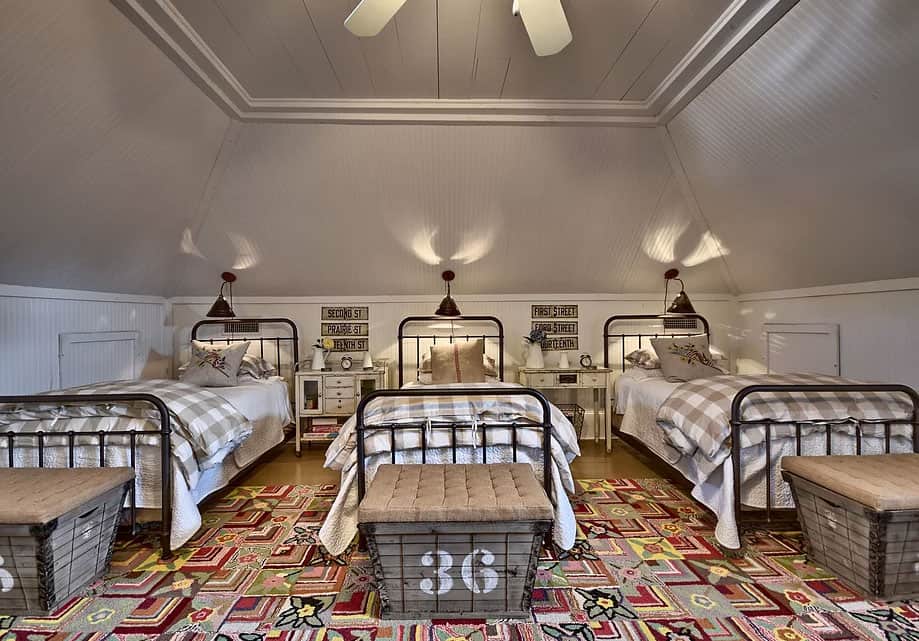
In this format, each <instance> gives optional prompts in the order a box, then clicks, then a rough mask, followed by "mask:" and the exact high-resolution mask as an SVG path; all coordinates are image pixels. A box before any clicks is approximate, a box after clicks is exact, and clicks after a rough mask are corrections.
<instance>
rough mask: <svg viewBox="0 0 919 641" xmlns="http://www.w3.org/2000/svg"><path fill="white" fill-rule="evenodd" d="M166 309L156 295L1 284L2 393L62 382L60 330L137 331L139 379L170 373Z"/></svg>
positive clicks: (29, 390) (54, 386)
mask: <svg viewBox="0 0 919 641" xmlns="http://www.w3.org/2000/svg"><path fill="white" fill-rule="evenodd" d="M168 314H169V304H168V302H167V301H166V300H165V299H162V298H158V297H154V296H125V295H120V294H106V293H99V292H83V291H72V290H51V289H43V288H33V287H18V286H9V285H0V394H35V393H37V392H41V391H44V390H49V389H57V388H59V387H61V369H60V357H59V354H60V340H61V335H62V334H66V333H73V332H122V331H130V332H136V333H137V340H136V343H135V344H136V351H135V354H136V360H135V363H134V367H133V372H134V373H135V374H136V375H137V376H138V377H141V378H157V377H164V376H166V377H168V376H169V375H170V373H171V371H172V332H171V328H170V327H169V322H168ZM114 356H117V355H113V358H114ZM119 358H121V357H120V356H119ZM97 364H98V363H97ZM109 365H112V366H114V365H113V363H109V364H108V365H106V367H108V366H109ZM87 366H88V367H93V364H92V363H91V362H88V363H87ZM99 366H100V367H101V366H102V365H101V364H99Z"/></svg>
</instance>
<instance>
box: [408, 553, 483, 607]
mask: <svg viewBox="0 0 919 641" xmlns="http://www.w3.org/2000/svg"><path fill="white" fill-rule="evenodd" d="M434 554H435V552H433V551H430V552H426V553H425V554H424V556H422V557H421V563H422V564H423V565H424V566H426V567H431V566H432V565H434ZM436 554H437V560H438V563H437V567H436V568H435V569H434V571H435V572H436V573H437V580H436V582H435V580H434V579H421V583H420V584H419V586H418V587H420V588H421V590H422V591H423V592H425V593H427V594H437V595H438V596H440V595H442V594H446V593H447V592H449V591H450V590H452V589H453V577H452V576H450V569H451V568H452V567H453V557H452V556H451V555H450V553H449V552H444V551H443V550H437V552H436ZM478 555H481V557H482V558H481V560H480V565H479V567H474V566H475V565H476V556H478ZM494 562H495V555H494V554H492V553H491V552H490V551H488V550H485V549H480V548H475V549H474V550H473V551H472V552H470V553H469V554H467V555H466V558H464V559H463V564H462V566H461V569H460V574H461V576H462V578H463V583H464V584H465V585H466V588H467V589H468V590H469V591H470V592H472V593H473V594H488V593H489V592H491V591H492V590H494V589H495V588H496V587H498V573H497V572H495V571H494V570H492V569H491V568H490V567H482V566H489V565H491V564H492V563H494Z"/></svg>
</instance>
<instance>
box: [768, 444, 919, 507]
mask: <svg viewBox="0 0 919 641" xmlns="http://www.w3.org/2000/svg"><path fill="white" fill-rule="evenodd" d="M782 469H783V470H786V471H788V472H790V473H792V474H794V475H796V476H800V477H801V478H803V479H806V480H808V481H810V482H811V483H814V484H815V485H819V486H821V487H825V488H826V489H828V490H831V491H833V492H836V493H837V494H841V495H842V496H845V497H846V498H850V499H852V500H853V501H856V502H858V503H861V504H862V505H867V506H868V507H871V508H874V509H875V510H878V511H884V510H917V509H919V454H880V455H876V456H786V457H783V458H782Z"/></svg>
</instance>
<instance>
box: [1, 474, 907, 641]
mask: <svg viewBox="0 0 919 641" xmlns="http://www.w3.org/2000/svg"><path fill="white" fill-rule="evenodd" d="M579 489H580V491H579V494H578V496H576V497H574V499H573V505H574V508H575V514H576V518H577V520H578V525H579V533H578V540H577V543H576V545H575V547H574V548H573V549H571V550H558V549H545V550H543V553H542V555H541V557H540V562H539V568H538V571H537V575H536V586H535V589H534V594H533V608H532V612H531V615H530V617H528V618H527V619H524V620H500V619H495V620H490V619H480V620H466V619H464V620H457V621H448V620H433V621H432V620H412V621H392V620H381V619H380V618H379V612H380V600H379V595H378V593H377V591H376V588H375V584H374V578H373V573H372V571H371V568H370V561H369V559H368V557H367V555H366V553H365V552H362V551H360V550H359V549H358V547H357V546H356V545H352V546H351V548H350V549H349V550H348V551H347V552H346V553H345V554H344V555H342V556H339V557H334V556H331V555H330V554H329V553H328V552H327V551H326V550H325V549H323V547H322V545H321V544H320V543H319V540H318V531H319V527H320V526H321V524H322V522H323V520H324V518H325V514H326V512H327V511H328V509H329V507H330V504H331V498H332V497H334V495H335V487H334V486H329V485H322V486H301V485H281V486H278V485H275V486H269V487H260V486H255V487H237V488H233V489H231V490H228V491H227V492H226V493H225V494H223V495H222V496H221V497H220V498H219V499H217V500H214V501H211V502H210V503H209V504H208V506H209V509H208V511H207V512H206V513H205V514H204V519H203V523H204V525H203V526H202V528H201V531H199V532H198V533H197V534H196V536H194V537H193V538H192V539H191V540H190V541H189V543H188V544H187V545H186V546H185V547H184V548H183V549H181V550H179V551H178V553H177V554H176V555H175V556H174V557H173V558H171V559H168V560H162V559H160V557H159V553H158V551H157V545H156V543H157V541H156V539H155V538H153V537H151V536H149V535H148V536H146V537H145V536H140V537H136V538H123V539H119V540H118V541H117V542H116V547H115V552H114V556H113V563H112V568H111V571H110V572H109V575H108V576H106V577H104V578H103V579H102V580H100V581H97V582H95V583H94V584H93V585H91V586H89V587H88V588H87V589H86V591H85V592H84V593H83V594H81V595H78V596H76V597H74V598H72V599H70V600H68V601H67V602H66V603H63V604H61V605H60V607H59V608H58V609H57V610H56V611H55V612H52V613H51V614H50V615H49V616H46V617H38V616H35V617H29V616H19V617H13V616H7V615H4V614H3V613H2V612H0V641H13V640H14V639H16V640H18V639H36V640H38V639H54V640H62V641H69V640H71V639H72V640H76V639H81V640H90V641H95V640H96V639H100V640H101V639H111V640H112V641H118V640H122V639H123V640H126V641H127V640H131V641H133V640H135V639H137V640H139V639H151V638H174V639H178V640H180V641H198V640H199V639H200V640H201V641H204V640H205V639H206V640H208V641H271V640H278V641H287V640H291V641H293V640H296V639H304V640H315V641H498V640H502V641H505V640H508V641H596V640H600V639H615V640H619V641H644V640H647V641H919V603H917V604H915V605H914V604H912V603H910V602H897V603H881V602H875V601H867V600H865V599H864V598H863V597H861V596H859V595H858V594H857V593H856V592H854V591H853V590H851V589H850V588H849V587H847V586H846V585H845V584H844V583H842V582H841V581H839V580H838V579H837V578H836V577H835V576H833V574H832V573H831V572H827V571H826V570H824V569H823V568H819V567H816V566H814V565H812V564H811V563H809V562H808V561H807V559H806V558H805V556H804V554H803V552H802V542H801V539H800V536H799V535H798V534H797V533H768V532H755V533H752V534H750V535H749V536H748V537H747V538H746V546H745V552H744V554H743V555H741V556H732V557H731V558H727V557H725V555H723V554H722V553H721V551H720V549H719V548H718V546H717V544H716V543H715V541H714V538H713V535H712V533H713V531H714V523H713V521H712V519H711V517H710V516H708V514H707V513H706V512H705V510H703V509H702V508H701V507H699V505H698V504H696V503H695V502H694V501H693V500H692V499H691V498H689V497H688V496H687V495H686V494H685V493H683V492H682V490H680V489H679V488H677V487H676V486H674V485H672V484H670V483H669V482H667V481H664V480H661V479H647V480H636V479H597V480H582V481H579Z"/></svg>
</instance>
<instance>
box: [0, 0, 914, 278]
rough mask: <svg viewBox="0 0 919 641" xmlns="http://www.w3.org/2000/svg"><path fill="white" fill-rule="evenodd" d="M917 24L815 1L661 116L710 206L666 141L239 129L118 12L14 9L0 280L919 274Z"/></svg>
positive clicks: (101, 5) (0, 198) (7, 51)
mask: <svg viewBox="0 0 919 641" xmlns="http://www.w3.org/2000/svg"><path fill="white" fill-rule="evenodd" d="M880 6H883V7H885V8H884V9H883V10H882V9H880V8H879V7H880ZM917 14H919V5H917V4H915V3H912V2H910V1H909V0H907V1H905V2H900V3H895V2H894V1H893V0H877V1H876V2H868V1H865V2H860V3H845V2H836V1H835V0H829V1H821V0H801V2H800V3H799V4H798V5H797V6H796V7H795V8H793V9H792V11H791V12H789V14H787V15H786V16H785V17H784V18H783V19H782V20H781V21H780V22H779V23H778V24H777V25H776V26H774V27H773V28H772V30H771V31H770V32H769V33H767V35H766V36H765V37H764V38H762V39H761V40H760V41H759V42H758V43H757V44H756V45H754V47H753V48H752V49H750V50H749V51H748V52H747V53H745V54H744V55H743V56H742V57H741V58H740V59H739V60H738V61H737V62H735V63H734V65H733V66H732V67H730V68H729V69H728V71H727V72H726V73H725V74H723V75H722V77H721V79H719V80H717V81H716V82H715V83H713V84H712V85H711V86H710V87H709V88H708V89H707V90H706V91H705V92H703V94H702V95H701V96H700V97H699V98H697V99H696V101H694V102H693V103H692V104H691V105H690V107H689V108H688V109H686V110H685V111H684V112H683V113H682V114H681V115H680V116H678V118H677V119H676V120H674V121H673V122H672V123H671V125H670V127H669V129H670V135H671V136H672V139H673V143H674V145H675V148H676V150H677V152H678V154H679V158H680V160H681V161H682V164H683V166H684V167H685V169H686V173H687V175H688V177H689V180H690V186H691V189H692V194H694V196H695V199H696V201H697V202H698V204H699V205H700V206H701V212H698V211H697V210H696V209H695V208H694V207H692V206H691V204H692V200H691V196H692V194H689V193H687V191H686V190H685V189H683V188H682V187H681V182H680V176H679V174H678V173H674V169H673V165H672V164H671V163H670V162H668V154H667V147H668V144H669V143H668V142H667V140H666V139H665V138H664V137H663V136H662V132H661V131H660V130H656V129H635V128H616V127H605V128H589V127H557V128H552V127H513V126H488V127H475V126H465V127H464V126H456V125H449V126H448V125H440V126H398V125H387V126H367V125H350V126H348V125H305V124H303V125H301V124H263V123H258V124H250V123H246V124H241V123H235V122H234V123H230V122H229V121H228V119H227V118H226V117H225V116H224V115H223V113H222V112H220V111H219V110H218V109H217V108H216V107H215V106H214V105H213V103H211V102H210V101H209V100H208V99H207V98H205V96H204V95H203V94H202V93H201V92H200V91H199V90H198V89H197V88H196V87H195V86H193V85H192V84H191V82H190V81H188V80H187V79H186V78H185V76H184V75H183V74H182V73H181V72H179V70H178V69H177V68H176V67H175V66H174V65H173V64H172V63H171V62H170V61H169V60H168V59H167V58H166V57H165V56H164V55H163V54H162V53H160V52H159V51H158V50H157V49H156V48H155V47H154V46H153V45H152V44H151V43H149V41H147V40H146V38H145V37H144V36H143V35H142V34H141V33H140V32H139V31H137V30H136V29H135V28H134V27H133V25H131V24H130V23H129V22H128V21H127V20H126V19H125V18H124V17H123V16H121V15H120V14H119V13H118V12H117V10H115V9H114V8H113V7H112V6H111V5H110V4H109V3H106V2H100V1H98V0H80V1H74V2H67V3H52V2H30V1H29V0H15V1H13V2H7V3H5V4H3V5H0V86H2V87H3V88H4V100H3V101H2V102H0V123H2V124H0V127H2V129H0V131H2V132H3V140H4V141H5V143H6V142H7V141H9V143H10V144H4V145H3V146H2V147H0V194H2V195H0V206H2V212H3V213H2V217H3V229H4V233H3V237H2V240H0V282H5V283H11V284H25V285H41V286H49V287H72V288H79V289H93V290H101V291H122V292H132V293H156V294H162V295H167V296H168V295H185V294H187V295H191V294H211V293H212V292H213V290H214V289H215V284H216V283H215V281H216V275H217V274H218V273H219V272H220V271H221V270H223V269H227V268H234V269H235V270H236V271H238V272H239V274H240V282H239V286H238V287H237V290H236V291H237V293H238V294H243V295H278V294H288V295H310V294H312V295H344V294H354V295H372V294H410V293H431V292H432V291H437V290H438V288H439V283H438V276H437V275H438V274H439V272H440V271H441V270H442V269H443V268H444V267H445V266H452V267H455V268H456V271H457V272H458V274H459V279H458V282H457V289H458V291H460V292H462V293H465V294H474V293H501V292H514V293H535V292H539V293H546V292H551V291H557V292H584V293H590V292H648V291H658V290H659V289H660V280H661V278H660V276H661V272H662V270H663V268H664V266H665V264H666V265H669V264H671V263H672V264H677V265H680V264H681V263H683V262H685V263H692V264H693V266H689V267H687V266H682V269H683V271H684V274H685V275H686V276H687V286H688V287H689V288H690V292H692V291H697V292H699V291H707V292H728V291H732V290H735V289H738V290H740V291H743V292H749V291H758V290H764V289H777V288H786V287H803V286H807V285H816V284H829V283H842V282H854V281H864V280H874V279H878V278H887V277H895V276H906V275H916V274H917V273H919V269H917V265H916V259H915V258H912V257H911V256H909V255H908V253H907V252H905V251H904V249H903V248H904V246H905V244H906V243H908V242H909V239H910V238H915V237H916V232H917V231H919V229H917V227H919V220H917V218H919V217H917V216H916V215H915V208H913V210H912V211H911V212H910V211H909V210H908V209H907V208H906V207H907V204H908V203H909V202H912V203H915V202H919V183H917V181H915V180H912V181H909V180H907V179H906V174H907V173H908V171H909V169H910V167H911V168H912V169H913V176H915V167H917V156H916V154H917V148H919V145H917V144H916V142H917V136H916V133H917V130H916V125H915V119H911V118H909V115H908V113H907V106H908V104H915V98H916V95H915V91H916V89H915V88H911V87H909V86H907V85H909V83H908V82H907V81H906V79H907V78H910V77H916V76H917V73H919V66H917V63H919V53H917V51H916V49H917V48H916V47H915V46H913V47H911V48H910V47H908V46H906V45H905V44H904V43H903V42H902V38H903V37H904V36H905V34H908V33H912V34H915V33H917V30H916V29H917V25H916V19H917ZM103 34H104V35H103ZM885 38H890V39H891V42H892V43H893V44H890V45H889V46H888V45H887V44H885V43H886V40H885ZM799 51H803V52H802V53H797V55H789V52H792V53H796V52H799ZM830 52H832V54H830ZM843 69H845V70H846V73H841V70H843ZM850 69H852V70H857V73H849V70H850ZM907 73H911V74H912V76H909V75H906V74H907ZM737 74H740V75H737ZM847 74H848V75H849V76H852V77H848V76H847ZM901 74H902V75H901ZM866 88H867V95H868V96H870V98H871V100H870V104H868V103H869V101H867V100H866V99H865V97H864V96H865V93H866ZM871 89H878V90H877V91H875V92H874V93H872V91H871ZM907 98H911V100H908V101H906V104H904V103H903V102H901V101H904V100H905V99H907ZM749 109H753V110H755V111H754V112H753V113H756V114H759V116H758V117H756V118H750V117H747V116H746V113H747V110H749ZM879 112H880V113H883V114H884V117H881V118H878V117H876V114H877V113H879ZM866 115H869V116H870V115H873V117H871V118H868V117H866ZM786 118H788V119H789V122H788V124H787V125H786V122H785V119H786ZM786 126H787V127H788V130H787V131H786V130H785V127H786ZM860 154H865V155H866V156H867V157H866V158H864V159H861V158H860V157H859V155H860ZM836 172H840V173H836ZM767 179H769V182H767ZM734 182H737V183H738V184H737V185H736V186H735V185H734V184H733V183H734ZM866 212H867V215H866ZM809 216H814V218H813V219H811V218H808V217H809ZM811 220H813V221H814V222H815V223H819V224H811ZM802 221H808V222H807V223H803V224H802ZM782 228H785V229H782ZM778 231H781V232H782V233H778ZM818 232H820V234H821V235H820V236H819V237H815V235H816V234H817V233H818ZM713 235H714V236H713ZM714 238H717V239H720V241H721V245H720V246H721V247H722V249H723V250H724V251H725V252H726V255H725V256H724V260H723V261H722V260H721V258H719V257H718V256H717V251H713V248H717V247H719V245H718V243H717V242H716V241H715V240H714ZM25 239H28V241H25ZM862 239H865V240H869V241H870V242H871V243H872V245H871V246H870V247H866V246H865V244H863V243H860V242H857V241H861V240H862ZM846 244H850V246H849V247H846ZM879 248H883V251H879ZM438 261H439V262H438ZM699 261H701V262H699ZM725 264H726V265H727V266H728V269H729V272H726V271H725V267H724V266H725Z"/></svg>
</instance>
